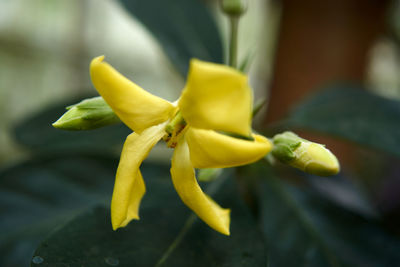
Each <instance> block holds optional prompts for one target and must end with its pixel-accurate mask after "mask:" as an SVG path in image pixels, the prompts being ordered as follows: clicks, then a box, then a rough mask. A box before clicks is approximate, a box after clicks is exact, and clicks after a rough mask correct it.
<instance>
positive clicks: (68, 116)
mask: <svg viewBox="0 0 400 267" xmlns="http://www.w3.org/2000/svg"><path fill="white" fill-rule="evenodd" d="M67 110H68V111H67V112H65V113H64V115H62V116H61V118H59V119H58V120H57V121H56V122H55V123H53V127H55V128H58V129H62V130H72V131H80V130H92V129H96V128H100V127H103V126H107V125H111V124H115V123H118V122H120V120H119V118H118V117H117V115H115V113H114V111H113V110H112V109H111V108H110V106H108V105H107V103H106V102H105V101H104V99H103V98H102V97H93V98H88V99H85V100H83V101H81V102H79V103H78V104H75V105H72V106H69V107H67Z"/></svg>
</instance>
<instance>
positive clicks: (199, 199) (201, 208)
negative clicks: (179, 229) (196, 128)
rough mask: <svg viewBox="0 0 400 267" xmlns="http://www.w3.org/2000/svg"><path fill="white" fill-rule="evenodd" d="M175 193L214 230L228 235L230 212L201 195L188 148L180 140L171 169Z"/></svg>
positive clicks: (183, 140)
mask: <svg viewBox="0 0 400 267" xmlns="http://www.w3.org/2000/svg"><path fill="white" fill-rule="evenodd" d="M171 176H172V182H173V184H174V187H175V190H176V192H178V195H179V196H180V198H181V199H182V201H183V203H185V204H186V205H187V206H188V207H189V208H190V209H192V210H193V211H194V212H195V213H196V214H197V216H199V217H200V219H202V220H203V221H204V222H205V223H206V224H208V225H209V226H210V227H211V228H213V229H214V230H216V231H218V232H220V233H222V234H224V235H229V234H230V233H229V224H230V215H229V214H230V210H229V209H223V208H221V207H220V206H219V205H218V204H217V203H215V202H214V201H213V200H212V199H211V198H210V197H209V196H207V195H206V194H204V193H203V191H202V190H201V188H200V186H199V185H198V183H197V180H196V177H195V173H194V169H193V166H192V164H191V162H190V157H189V147H188V145H187V143H186V141H185V139H184V138H181V139H180V140H179V142H178V145H177V146H176V148H175V151H174V155H173V157H172V167H171Z"/></svg>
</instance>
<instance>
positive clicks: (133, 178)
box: [111, 123, 166, 230]
mask: <svg viewBox="0 0 400 267" xmlns="http://www.w3.org/2000/svg"><path fill="white" fill-rule="evenodd" d="M165 125H166V123H162V124H159V125H156V126H153V127H150V128H148V129H146V130H144V131H143V132H142V133H141V134H140V135H139V134H137V133H132V134H130V135H129V136H128V137H127V139H126V141H125V144H124V147H123V149H122V153H121V158H120V161H119V165H118V170H117V175H116V178H115V185H114V192H113V197H112V201H111V222H112V226H113V229H114V230H116V229H117V228H119V227H124V226H126V225H127V224H128V223H129V222H130V221H131V220H133V219H139V215H138V210H139V205H140V201H141V199H142V197H143V195H144V193H145V191H146V189H145V186H144V182H143V178H142V175H141V173H140V170H139V167H140V164H141V163H142V161H143V160H144V159H145V158H146V157H147V155H148V154H149V152H150V150H151V149H152V148H153V146H154V145H155V144H156V143H157V142H158V141H159V140H160V139H161V138H162V137H163V135H164V134H165V132H164V128H165Z"/></svg>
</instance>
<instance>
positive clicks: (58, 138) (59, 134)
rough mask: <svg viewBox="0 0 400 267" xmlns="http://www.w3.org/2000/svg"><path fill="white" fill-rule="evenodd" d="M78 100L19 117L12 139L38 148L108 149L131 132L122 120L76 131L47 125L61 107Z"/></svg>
mask: <svg viewBox="0 0 400 267" xmlns="http://www.w3.org/2000/svg"><path fill="white" fill-rule="evenodd" d="M84 98H86V97H82V98H79V100H82V99H84ZM79 100H76V99H74V100H71V101H68V102H66V103H60V104H57V105H56V106H53V107H50V108H47V109H45V110H44V111H42V112H40V113H38V114H35V115H33V116H31V117H29V118H26V119H25V120H23V121H21V122H20V123H18V125H16V127H15V130H14V132H15V138H16V141H17V142H18V143H20V144H22V145H24V146H26V147H28V148H30V149H33V150H36V151H41V152H60V151H63V152H71V151H81V152H82V151H84V152H85V151H86V152H87V151H89V152H95V151H96V152H104V151H108V152H109V151H110V150H113V149H115V147H116V146H119V145H122V143H123V142H124V140H125V138H126V136H127V135H128V134H129V133H131V132H132V131H131V130H129V129H128V128H127V127H126V126H125V125H123V124H118V125H112V126H108V127H104V128H101V129H96V130H91V131H80V132H70V131H64V130H59V129H55V128H54V127H53V126H52V125H51V124H52V123H53V122H55V121H56V120H57V119H58V118H59V117H60V116H61V115H62V114H63V113H64V112H65V107H67V106H69V105H71V104H76V102H78V101H79Z"/></svg>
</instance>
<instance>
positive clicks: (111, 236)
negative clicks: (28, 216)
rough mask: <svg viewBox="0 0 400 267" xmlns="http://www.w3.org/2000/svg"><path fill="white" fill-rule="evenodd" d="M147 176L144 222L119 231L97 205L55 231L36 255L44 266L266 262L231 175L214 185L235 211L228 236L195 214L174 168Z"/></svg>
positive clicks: (220, 199) (219, 199)
mask: <svg viewBox="0 0 400 267" xmlns="http://www.w3.org/2000/svg"><path fill="white" fill-rule="evenodd" d="M146 176H147V175H146V174H145V175H144V177H145V180H146V184H147V189H148V190H147V194H146V196H145V198H144V200H143V203H142V205H141V210H140V213H141V214H140V217H141V219H140V221H133V222H131V223H130V224H129V225H128V226H127V227H126V228H123V229H119V230H118V231H116V232H113V231H112V229H111V223H110V212H109V210H108V209H106V208H102V207H97V208H94V209H91V210H90V211H88V212H85V213H83V214H81V215H80V216H78V217H76V218H75V219H74V220H72V221H71V222H69V223H68V224H67V225H65V226H64V227H63V228H61V229H59V230H58V231H56V232H54V233H53V234H52V235H50V236H49V237H48V238H47V239H46V240H45V241H44V242H43V243H42V244H41V245H40V246H39V247H38V249H37V250H36V252H35V257H36V258H34V259H43V263H42V264H40V266H114V265H115V266H116V265H118V266H193V267H196V266H199V267H200V266H201V267H203V266H210V267H211V266H252V267H253V266H265V264H266V256H265V251H264V245H263V242H262V240H261V238H260V235H259V233H258V231H257V227H256V225H255V222H254V221H253V219H252V217H251V214H249V211H248V210H247V209H246V207H245V206H244V204H243V203H241V201H240V200H239V199H238V197H239V196H238V192H237V191H236V189H235V187H236V185H235V183H234V182H233V180H232V179H231V177H228V180H226V178H227V177H225V178H223V177H221V178H220V179H218V180H217V181H215V182H214V183H213V184H211V186H215V185H216V184H215V183H223V184H222V188H223V190H220V191H218V193H217V194H216V195H215V200H216V201H217V202H218V203H220V204H221V205H222V206H223V207H229V208H231V209H232V221H231V236H230V237H227V236H224V235H222V234H219V233H217V232H215V231H214V230H212V229H211V228H209V227H208V226H207V225H206V224H205V223H204V222H202V221H200V220H199V219H196V217H195V216H193V215H191V213H190V212H189V209H188V208H187V207H186V206H184V205H183V203H182V202H181V200H180V199H179V197H178V195H177V194H176V192H175V190H174V189H173V186H172V183H171V181H170V179H169V173H168V172H165V173H164V176H163V177H158V176H152V177H146ZM164 178H165V179H164ZM191 223H193V224H191ZM157 264H158V265H157ZM32 266H37V265H35V264H32Z"/></svg>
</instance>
